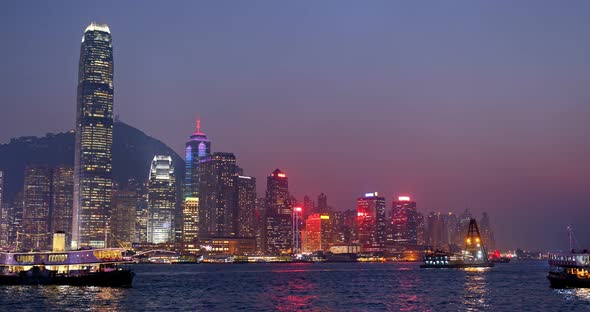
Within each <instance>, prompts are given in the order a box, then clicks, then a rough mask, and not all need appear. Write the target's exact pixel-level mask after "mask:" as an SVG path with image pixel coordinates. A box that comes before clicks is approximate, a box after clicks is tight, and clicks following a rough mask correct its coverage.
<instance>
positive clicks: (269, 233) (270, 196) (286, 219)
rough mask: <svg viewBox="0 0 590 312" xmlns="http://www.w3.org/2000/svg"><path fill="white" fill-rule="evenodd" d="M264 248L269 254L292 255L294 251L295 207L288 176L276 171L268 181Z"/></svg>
mask: <svg viewBox="0 0 590 312" xmlns="http://www.w3.org/2000/svg"><path fill="white" fill-rule="evenodd" d="M265 201H266V210H265V224H264V232H265V233H264V235H263V237H264V238H265V242H264V246H265V252H266V253H268V254H282V253H291V252H292V249H293V205H292V203H291V199H290V196H289V180H288V178H287V175H286V174H285V173H283V172H282V171H281V170H279V169H275V170H274V171H273V172H272V173H271V175H270V176H268V177H267V179H266V198H265Z"/></svg>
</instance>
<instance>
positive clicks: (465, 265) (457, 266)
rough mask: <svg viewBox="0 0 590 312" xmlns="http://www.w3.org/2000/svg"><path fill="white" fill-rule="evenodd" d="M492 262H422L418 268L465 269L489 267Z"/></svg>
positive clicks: (491, 265)
mask: <svg viewBox="0 0 590 312" xmlns="http://www.w3.org/2000/svg"><path fill="white" fill-rule="evenodd" d="M493 266H494V264H493V263H491V262H489V263H480V264H474V263H454V264H422V265H420V268H423V269H466V268H491V267H493Z"/></svg>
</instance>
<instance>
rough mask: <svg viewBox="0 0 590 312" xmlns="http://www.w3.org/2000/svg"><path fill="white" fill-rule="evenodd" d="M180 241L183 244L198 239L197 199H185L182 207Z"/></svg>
mask: <svg viewBox="0 0 590 312" xmlns="http://www.w3.org/2000/svg"><path fill="white" fill-rule="evenodd" d="M182 219H183V220H182V235H183V237H182V240H183V242H184V243H185V244H190V243H195V242H197V240H198V239H199V234H200V230H199V198H198V197H187V198H185V199H184V202H183V205H182Z"/></svg>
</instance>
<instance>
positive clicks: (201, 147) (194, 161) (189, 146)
mask: <svg viewBox="0 0 590 312" xmlns="http://www.w3.org/2000/svg"><path fill="white" fill-rule="evenodd" d="M210 155H211V141H210V140H209V138H207V135H206V134H205V133H203V132H201V120H200V119H197V128H196V129H195V132H194V133H193V134H192V135H191V136H190V138H189V140H188V141H187V142H186V145H185V173H184V197H185V198H186V197H199V186H200V183H199V179H200V170H199V169H200V159H201V158H203V157H206V156H210Z"/></svg>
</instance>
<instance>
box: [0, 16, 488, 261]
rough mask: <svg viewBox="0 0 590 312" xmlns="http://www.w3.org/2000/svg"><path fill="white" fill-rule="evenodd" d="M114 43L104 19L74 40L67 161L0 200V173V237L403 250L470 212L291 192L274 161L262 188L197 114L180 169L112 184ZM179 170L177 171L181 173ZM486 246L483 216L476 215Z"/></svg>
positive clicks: (452, 229) (455, 238)
mask: <svg viewBox="0 0 590 312" xmlns="http://www.w3.org/2000/svg"><path fill="white" fill-rule="evenodd" d="M113 90H114V88H113V46H112V38H111V33H110V30H109V28H108V26H106V25H98V24H94V23H93V24H91V25H90V26H88V27H87V28H86V31H85V32H84V35H83V38H82V44H81V50H80V63H79V78H78V99H77V114H76V141H75V151H74V153H75V155H74V159H75V165H74V167H69V166H65V165H60V166H44V165H29V166H27V167H26V168H25V182H24V185H23V188H22V192H21V193H20V194H19V196H17V198H16V200H15V201H14V202H11V203H5V202H3V198H2V189H3V185H4V183H5V182H6V181H4V179H3V173H2V171H0V247H2V248H6V249H20V250H31V249H49V248H50V247H51V246H50V244H51V241H50V235H51V233H53V232H63V233H65V239H66V240H67V243H68V245H70V246H71V248H72V249H77V248H83V247H105V246H124V247H126V248H130V249H144V248H147V249H149V248H153V249H174V250H178V251H181V252H184V253H196V254H202V253H209V254H215V253H218V254H262V255H292V254H296V253H301V252H306V253H318V252H319V253H328V252H331V253H345V252H351V251H354V252H365V253H383V252H388V253H392V254H396V253H397V254H399V255H400V257H404V254H406V253H408V252H409V253H410V254H411V252H412V251H419V250H426V249H440V250H448V251H457V250H460V248H461V247H462V246H463V245H464V237H465V233H466V230H467V227H468V225H469V220H470V219H471V218H472V216H471V214H470V213H469V212H468V211H465V212H464V213H463V214H461V215H460V216H457V215H455V214H453V213H439V212H430V213H429V214H427V215H424V214H422V213H420V212H419V211H418V210H417V204H416V202H415V201H413V200H412V199H411V198H410V197H409V196H398V197H395V198H394V199H393V200H392V201H391V204H390V205H389V206H388V205H387V198H386V197H382V196H380V195H379V194H378V193H377V192H370V193H365V194H364V196H362V197H359V198H358V200H357V203H356V209H349V210H342V209H334V207H331V206H330V205H329V202H328V196H327V195H326V194H324V193H320V194H319V195H318V196H317V201H314V200H312V199H311V197H309V196H307V195H306V196H304V198H303V200H302V202H299V201H298V200H297V199H296V198H295V197H294V196H293V194H292V193H291V192H290V191H289V178H288V176H287V174H286V173H285V172H284V171H282V170H280V169H275V170H273V171H272V172H270V174H269V175H268V176H267V178H266V192H265V194H264V195H263V196H262V197H260V198H259V197H258V196H257V192H256V179H255V178H254V177H252V176H249V175H246V174H245V173H244V170H243V169H242V168H241V167H239V165H238V161H237V158H236V156H235V155H234V154H233V153H226V152H213V149H212V146H211V145H212V144H211V143H212V142H211V140H210V139H209V138H208V136H207V135H206V134H205V133H203V132H202V131H201V125H200V120H197V126H196V129H195V131H194V133H192V134H191V135H190V136H189V139H188V141H187V142H186V145H185V167H184V172H176V171H175V169H174V168H175V166H174V163H173V158H172V157H171V156H170V155H149V156H150V157H153V160H152V162H151V164H150V166H149V168H145V170H146V172H149V175H148V179H147V180H145V181H136V180H133V179H130V180H129V181H127V182H126V183H124V184H121V185H118V184H116V183H114V182H113V178H112V177H113V172H112V137H113V133H112V131H113ZM182 177H184V178H182ZM480 228H481V232H482V238H483V241H484V244H485V245H486V247H487V248H488V250H490V249H494V248H495V246H494V235H493V231H492V229H491V226H490V221H489V217H488V215H487V214H485V213H484V215H483V218H482V219H481V222H480Z"/></svg>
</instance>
